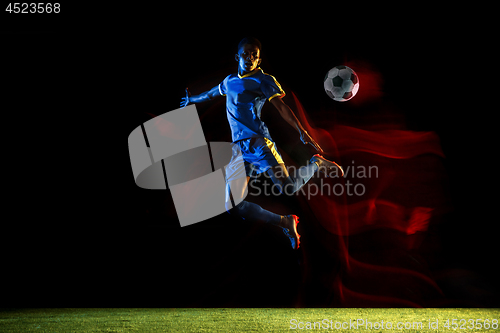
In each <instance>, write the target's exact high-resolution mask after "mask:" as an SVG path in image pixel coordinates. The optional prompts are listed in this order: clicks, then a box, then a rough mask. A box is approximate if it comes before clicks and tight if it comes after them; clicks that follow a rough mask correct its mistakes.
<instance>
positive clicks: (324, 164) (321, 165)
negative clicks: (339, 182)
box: [310, 154, 344, 177]
mask: <svg viewBox="0 0 500 333" xmlns="http://www.w3.org/2000/svg"><path fill="white" fill-rule="evenodd" d="M310 162H311V164H312V163H314V164H317V165H318V169H319V171H321V172H323V173H324V174H325V175H326V176H330V177H343V176H344V170H342V168H341V167H340V165H338V164H337V163H335V162H333V161H329V160H327V159H326V158H324V157H323V156H321V155H320V154H316V155H314V156H313V157H312V158H311V160H310Z"/></svg>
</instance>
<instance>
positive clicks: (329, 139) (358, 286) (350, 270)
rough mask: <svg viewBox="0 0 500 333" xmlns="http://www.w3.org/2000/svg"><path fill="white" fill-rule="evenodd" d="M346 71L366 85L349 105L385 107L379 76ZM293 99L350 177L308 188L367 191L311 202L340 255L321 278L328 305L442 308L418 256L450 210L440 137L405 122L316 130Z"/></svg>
mask: <svg viewBox="0 0 500 333" xmlns="http://www.w3.org/2000/svg"><path fill="white" fill-rule="evenodd" d="M347 66H349V67H351V68H353V69H354V70H355V71H356V73H357V74H358V76H359V81H360V90H359V92H358V94H357V95H356V96H355V97H354V98H353V99H352V100H351V101H349V102H347V103H352V105H362V104H363V105H364V106H365V107H366V105H367V104H369V103H371V102H375V101H377V102H380V97H381V96H382V94H383V91H382V88H381V84H382V79H381V76H380V75H379V73H377V72H375V71H373V70H369V69H366V68H363V67H362V68H361V69H360V68H359V66H356V64H347ZM291 95H292V96H293V99H294V102H295V103H294V104H295V105H294V106H292V109H293V110H294V111H295V112H296V113H297V117H298V118H299V119H300V121H301V122H302V124H303V126H304V127H305V128H306V130H307V131H308V132H309V133H311V134H312V136H313V137H314V138H315V139H316V140H317V141H318V142H319V143H320V145H321V146H322V147H323V149H324V150H325V156H326V157H328V158H331V159H333V160H335V161H336V162H338V163H339V164H340V165H341V166H342V167H343V168H344V171H345V172H346V175H345V177H344V178H333V179H326V180H324V179H323V180H321V179H320V180H316V181H315V182H312V183H310V184H308V186H321V185H323V186H325V185H324V184H329V186H330V187H329V188H331V187H332V186H335V184H339V185H337V186H338V188H340V186H341V185H342V186H344V188H345V186H347V185H348V183H349V184H351V185H352V186H354V185H356V184H360V185H358V186H359V188H363V189H364V191H363V193H362V195H347V194H346V192H345V191H344V192H343V193H342V195H336V194H335V193H331V192H330V193H323V194H322V195H317V196H314V197H311V198H310V199H309V200H307V205H308V206H309V207H310V211H311V212H312V214H314V217H315V219H316V220H317V221H318V224H319V229H318V230H320V231H317V232H320V233H321V232H323V233H321V235H320V234H318V235H316V237H317V239H319V240H321V241H322V242H323V243H322V244H323V246H325V247H326V248H327V249H330V250H331V252H332V253H334V254H335V255H334V257H333V258H331V260H332V261H337V262H340V269H339V271H338V272H337V273H335V274H331V273H328V274H326V275H327V276H328V277H327V278H324V277H323V279H322V282H323V283H324V284H325V286H324V287H325V288H327V289H329V290H331V292H332V294H333V295H334V300H333V301H331V304H329V305H332V306H352V307H358V306H361V307H363V306H379V307H380V306H381V307H399V306H405V307H406V306H412V307H417V306H432V305H435V304H438V302H439V300H440V299H442V297H443V294H442V292H441V290H440V289H439V287H438V286H437V284H436V283H435V282H434V280H433V279H432V278H431V277H430V276H431V274H430V272H429V269H428V266H427V264H426V262H425V259H423V257H422V256H419V254H418V253H419V246H420V244H421V241H422V239H423V238H424V237H425V235H426V232H427V231H428V229H429V226H430V224H432V223H433V219H435V218H436V217H437V216H439V214H442V213H443V211H445V210H446V209H447V205H448V198H447V196H446V195H445V191H444V185H443V180H444V179H445V178H446V173H445V172H444V167H443V163H442V160H443V158H444V154H443V151H442V149H441V145H440V141H439V137H438V136H437V134H436V133H434V132H416V131H410V130H406V129H405V124H404V122H403V121H398V122H397V123H396V124H394V123H391V124H389V123H385V124H384V123H382V124H380V123H378V124H370V125H366V124H365V125H364V126H363V128H357V127H354V126H347V125H346V124H341V123H336V124H329V123H328V122H324V123H321V125H320V126H321V128H313V127H312V126H311V124H310V123H309V122H308V120H307V116H306V114H307V113H306V112H305V110H304V108H303V107H302V105H301V103H300V102H299V100H298V99H297V97H296V96H295V95H294V94H293V93H291ZM332 103H333V102H332ZM334 106H335V104H332V109H333V107H334ZM378 108H380V103H379V104H378ZM333 111H334V110H332V111H331V112H333ZM329 112H330V111H329ZM381 128H383V129H382V130H380V129H381ZM369 167H372V171H373V172H372V174H371V175H370V174H369V173H368V169H369ZM346 169H347V170H346ZM375 171H377V172H375ZM320 184H321V185H320ZM326 188H327V189H328V187H326ZM359 188H358V189H359ZM358 192H360V191H358ZM325 233H326V234H325ZM305 246H306V245H305ZM304 251H306V252H307V249H304ZM305 274H306V275H307V274H308V273H307V272H306V273H305ZM433 302H434V303H433Z"/></svg>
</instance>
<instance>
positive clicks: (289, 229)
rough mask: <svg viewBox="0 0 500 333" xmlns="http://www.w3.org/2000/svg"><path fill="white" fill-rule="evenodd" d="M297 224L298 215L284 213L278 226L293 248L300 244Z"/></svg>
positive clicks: (295, 248)
mask: <svg viewBox="0 0 500 333" xmlns="http://www.w3.org/2000/svg"><path fill="white" fill-rule="evenodd" d="M297 224H299V217H298V216H297V215H286V216H282V217H281V222H280V227H281V228H282V229H283V233H284V234H285V235H286V236H287V237H288V239H289V240H290V243H291V245H292V248H293V249H294V250H297V249H298V248H299V246H300V235H299V233H298V232H297Z"/></svg>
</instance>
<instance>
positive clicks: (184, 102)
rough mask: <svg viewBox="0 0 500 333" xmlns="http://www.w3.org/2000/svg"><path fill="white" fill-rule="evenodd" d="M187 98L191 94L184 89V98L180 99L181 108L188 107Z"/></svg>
mask: <svg viewBox="0 0 500 333" xmlns="http://www.w3.org/2000/svg"><path fill="white" fill-rule="evenodd" d="M189 96H191V93H190V92H189V89H188V88H186V97H182V98H181V108H184V107H186V106H188V105H189Z"/></svg>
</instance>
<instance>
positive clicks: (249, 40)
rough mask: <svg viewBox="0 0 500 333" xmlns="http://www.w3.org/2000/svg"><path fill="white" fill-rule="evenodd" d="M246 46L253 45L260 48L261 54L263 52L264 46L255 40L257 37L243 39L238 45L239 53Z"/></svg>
mask: <svg viewBox="0 0 500 333" xmlns="http://www.w3.org/2000/svg"><path fill="white" fill-rule="evenodd" d="M245 44H251V45H255V46H257V47H258V48H259V50H260V52H262V44H261V43H260V41H259V40H258V39H257V38H255V37H245V38H243V39H242V40H241V41H240V42H239V44H238V52H239V51H240V49H241V47H242V46H243V45H245Z"/></svg>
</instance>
